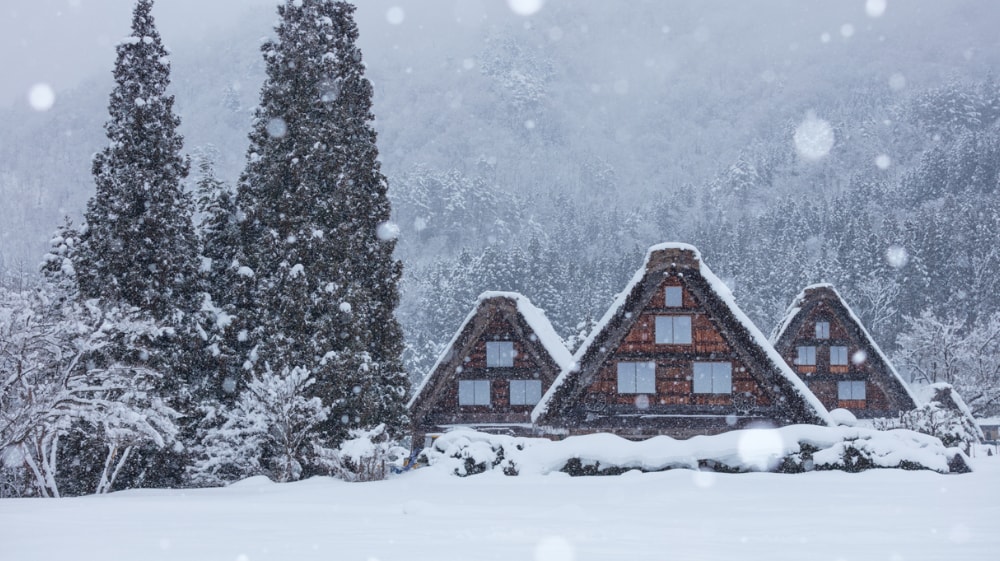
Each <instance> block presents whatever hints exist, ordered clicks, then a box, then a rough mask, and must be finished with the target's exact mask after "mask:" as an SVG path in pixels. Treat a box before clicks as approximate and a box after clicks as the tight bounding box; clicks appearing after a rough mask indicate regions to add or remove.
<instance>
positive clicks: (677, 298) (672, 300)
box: [663, 286, 684, 308]
mask: <svg viewBox="0 0 1000 561" xmlns="http://www.w3.org/2000/svg"><path fill="white" fill-rule="evenodd" d="M663 306H664V307H665V308H683V307H684V287H682V286H668V287H665V288H664V289H663Z"/></svg>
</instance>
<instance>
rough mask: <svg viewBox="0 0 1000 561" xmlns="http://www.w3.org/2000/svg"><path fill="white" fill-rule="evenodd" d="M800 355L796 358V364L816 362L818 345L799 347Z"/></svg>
mask: <svg viewBox="0 0 1000 561" xmlns="http://www.w3.org/2000/svg"><path fill="white" fill-rule="evenodd" d="M798 349H799V356H798V357H796V358H795V364H798V365H799V366H810V365H815V364H816V347H799V348H798Z"/></svg>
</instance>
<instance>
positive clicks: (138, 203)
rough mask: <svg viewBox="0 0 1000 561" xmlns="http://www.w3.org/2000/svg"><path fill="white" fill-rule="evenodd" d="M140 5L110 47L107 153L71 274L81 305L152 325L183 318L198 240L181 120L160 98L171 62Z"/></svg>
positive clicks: (96, 170)
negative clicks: (113, 57)
mask: <svg viewBox="0 0 1000 561" xmlns="http://www.w3.org/2000/svg"><path fill="white" fill-rule="evenodd" d="M152 7H153V1H152V0H138V2H137V3H136V6H135V10H134V12H133V15H132V34H131V35H130V36H129V37H127V38H126V39H125V40H123V41H122V42H121V43H119V44H118V47H117V53H118V58H117V61H116V63H115V69H114V77H115V88H114V90H113V91H112V93H111V99H110V103H109V107H108V109H109V112H110V118H109V120H108V122H107V123H106V124H105V131H106V132H107V136H108V145H107V146H105V147H104V149H102V150H101V151H100V152H99V153H98V154H97V155H96V156H95V157H94V165H93V174H94V179H95V182H96V184H97V192H96V194H95V195H94V197H93V198H91V200H90V202H89V203H88V204H87V212H86V224H87V226H86V229H85V230H84V233H83V236H82V240H81V242H82V244H81V247H80V248H79V251H78V256H79V262H78V265H77V274H78V277H79V283H80V293H81V295H82V296H83V297H84V298H104V299H105V300H108V301H115V302H123V303H126V304H128V305H130V306H135V307H138V308H140V309H143V310H146V311H148V312H150V313H151V314H152V315H153V316H154V317H156V318H157V319H163V318H166V317H168V316H171V315H172V314H174V313H175V312H176V310H178V309H190V308H191V307H192V306H193V302H194V300H195V296H194V294H193V286H194V280H195V276H196V273H197V263H196V261H195V259H196V257H197V240H196V237H195V233H194V227H193V225H192V222H191V211H192V209H191V202H190V200H189V198H188V196H187V195H186V194H185V192H184V190H183V187H182V181H183V180H184V178H185V177H187V174H188V168H189V164H188V160H187V158H185V157H184V156H182V155H181V145H182V142H183V139H182V137H181V136H180V134H178V132H177V127H178V126H179V125H180V119H179V118H178V117H177V115H176V114H174V111H173V105H174V98H173V96H171V95H167V93H166V89H167V86H168V85H169V83H170V61H169V59H168V57H167V50H166V49H165V48H164V46H163V44H162V43H161V42H160V34H159V33H158V32H157V30H156V26H155V24H154V21H153V16H152V13H151V10H152Z"/></svg>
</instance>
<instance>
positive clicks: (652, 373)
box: [532, 244, 832, 439]
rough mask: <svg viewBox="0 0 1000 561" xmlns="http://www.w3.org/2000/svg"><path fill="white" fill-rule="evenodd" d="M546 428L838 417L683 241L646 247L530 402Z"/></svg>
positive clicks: (690, 427) (553, 431)
mask: <svg viewBox="0 0 1000 561" xmlns="http://www.w3.org/2000/svg"><path fill="white" fill-rule="evenodd" d="M532 420H533V421H534V423H535V429H536V431H538V432H539V433H540V434H544V435H549V436H558V435H575V434H587V433H595V432H609V433H614V434H617V435H619V436H623V437H626V438H632V439H641V438H647V437H651V436H656V435H667V436H671V437H675V438H687V437H690V436H694V435H700V434H716V433H720V432H725V431H728V430H734V429H738V428H746V427H750V426H755V425H766V426H781V425H788V424H796V423H812V424H821V425H830V424H832V420H831V419H830V417H829V414H828V413H827V411H826V410H825V409H824V408H823V406H822V405H821V404H820V403H819V401H818V400H816V398H815V397H814V396H813V395H812V394H811V393H810V392H809V390H808V389H807V388H806V386H805V384H803V383H802V381H801V380H800V379H799V378H798V377H797V376H796V375H795V374H794V373H793V372H792V371H791V369H790V368H789V367H788V365H787V364H785V362H784V361H783V360H782V358H781V356H780V355H779V354H778V353H777V352H776V351H775V350H774V348H773V347H772V346H771V345H770V343H769V341H768V340H767V338H766V337H765V336H764V335H763V334H762V333H761V332H760V330H759V329H758V328H757V327H756V326H755V325H754V324H753V323H752V322H751V321H750V320H749V319H748V318H747V317H746V315H745V314H744V313H743V312H742V311H741V310H740V309H739V308H738V307H737V306H736V303H735V302H734V301H733V299H732V295H731V294H730V292H729V290H728V288H726V287H725V285H724V284H723V283H722V282H721V281H720V280H719V279H718V278H717V277H716V276H715V275H714V274H713V273H712V272H711V270H709V269H708V267H707V266H705V264H704V263H703V262H702V260H701V256H700V254H699V252H698V250H697V249H695V248H694V247H692V246H690V245H686V244H661V245H658V246H653V247H652V248H650V250H649V252H648V253H647V255H646V261H645V263H644V265H643V266H642V267H641V268H640V269H639V270H638V271H637V272H636V274H635V276H634V277H633V279H632V281H631V282H630V283H629V285H628V286H627V287H626V289H625V290H624V291H623V292H622V293H621V294H620V295H619V296H618V298H617V300H616V301H615V303H614V304H613V305H612V307H611V309H609V310H608V312H607V313H606V314H605V316H604V317H603V318H602V319H601V321H600V322H599V324H598V326H597V327H596V328H595V329H594V331H593V332H592V333H591V334H590V336H589V337H588V338H587V340H586V341H584V343H583V344H582V345H581V347H580V349H579V350H578V351H577V353H576V354H575V355H574V357H573V362H572V364H571V365H570V366H568V367H566V368H564V369H563V370H562V371H561V372H560V373H559V377H558V378H557V379H556V381H555V382H554V383H553V384H552V387H551V388H550V389H549V390H548V392H547V393H546V395H545V396H544V397H543V398H542V400H541V402H540V403H539V404H538V406H536V407H535V410H534V411H533V412H532Z"/></svg>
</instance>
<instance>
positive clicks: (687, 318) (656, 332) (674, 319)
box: [653, 315, 694, 345]
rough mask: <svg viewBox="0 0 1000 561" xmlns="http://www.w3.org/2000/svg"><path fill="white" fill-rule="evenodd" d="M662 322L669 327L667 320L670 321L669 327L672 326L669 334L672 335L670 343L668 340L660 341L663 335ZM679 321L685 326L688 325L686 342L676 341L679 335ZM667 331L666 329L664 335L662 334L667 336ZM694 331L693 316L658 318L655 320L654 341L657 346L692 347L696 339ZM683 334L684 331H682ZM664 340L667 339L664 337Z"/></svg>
mask: <svg viewBox="0 0 1000 561" xmlns="http://www.w3.org/2000/svg"><path fill="white" fill-rule="evenodd" d="M661 320H662V323H663V324H664V325H667V320H669V325H670V330H669V333H670V338H669V339H670V340H669V341H667V340H662V341H661V340H660V335H661V329H660V324H661ZM678 320H680V322H681V323H682V324H684V323H686V324H687V325H686V327H687V332H686V334H687V340H686V341H677V340H676V339H677V337H676V334H677V324H678ZM665 331H666V328H664V330H663V333H662V334H663V335H666V332H665ZM693 331H694V321H693V318H692V316H690V315H676V316H656V320H655V322H654V324H653V341H655V342H656V344H657V345H690V344H692V342H693V337H694V333H693ZM682 333H683V331H682ZM664 339H666V337H664Z"/></svg>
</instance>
